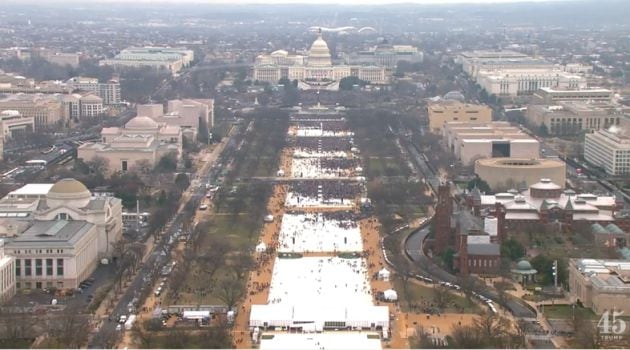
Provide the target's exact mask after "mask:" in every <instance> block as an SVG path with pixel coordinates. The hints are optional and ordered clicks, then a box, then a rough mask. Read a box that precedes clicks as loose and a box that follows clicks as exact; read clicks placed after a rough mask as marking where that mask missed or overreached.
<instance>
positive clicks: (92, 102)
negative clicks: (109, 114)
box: [61, 92, 105, 120]
mask: <svg viewBox="0 0 630 350" xmlns="http://www.w3.org/2000/svg"><path fill="white" fill-rule="evenodd" d="M61 100H62V102H63V105H64V109H65V111H66V113H68V115H69V117H71V118H73V119H75V120H79V119H83V118H94V117H98V116H100V115H102V114H103V113H104V112H105V109H104V108H103V99H102V98H100V97H98V96H97V95H96V94H94V93H91V92H87V93H86V92H82V93H77V92H75V93H73V94H68V95H62V96H61Z"/></svg>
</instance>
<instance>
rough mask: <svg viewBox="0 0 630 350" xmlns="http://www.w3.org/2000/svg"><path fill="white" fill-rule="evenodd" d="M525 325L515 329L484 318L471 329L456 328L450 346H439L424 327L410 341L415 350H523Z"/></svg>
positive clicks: (493, 316)
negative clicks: (520, 349) (443, 349)
mask: <svg viewBox="0 0 630 350" xmlns="http://www.w3.org/2000/svg"><path fill="white" fill-rule="evenodd" d="M524 327H525V325H524V324H523V323H521V322H519V323H517V324H516V325H513V324H512V323H511V322H510V321H509V320H508V319H506V318H504V317H501V316H498V315H496V314H484V315H482V316H480V317H479V318H476V319H475V320H474V322H473V324H471V325H458V326H455V327H454V329H453V331H452V332H451V334H450V335H449V336H447V337H446V342H447V345H445V346H436V345H435V344H434V343H433V341H432V338H431V335H430V334H429V333H428V332H427V331H426V330H425V329H423V328H422V327H418V328H417V329H416V336H414V337H412V338H411V339H410V342H411V344H410V345H411V347H412V348H436V347H438V348H439V347H443V348H453V349H505V348H510V349H513V348H524V347H525V345H526V341H525V330H524Z"/></svg>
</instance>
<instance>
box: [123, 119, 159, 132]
mask: <svg viewBox="0 0 630 350" xmlns="http://www.w3.org/2000/svg"><path fill="white" fill-rule="evenodd" d="M157 128H158V123H156V122H155V120H153V119H151V118H149V117H145V116H138V117H135V118H133V119H131V120H130V121H129V122H127V124H125V129H157Z"/></svg>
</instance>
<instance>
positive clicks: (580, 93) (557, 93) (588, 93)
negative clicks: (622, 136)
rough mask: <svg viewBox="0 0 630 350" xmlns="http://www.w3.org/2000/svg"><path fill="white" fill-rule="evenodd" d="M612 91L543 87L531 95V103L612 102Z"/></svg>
mask: <svg viewBox="0 0 630 350" xmlns="http://www.w3.org/2000/svg"><path fill="white" fill-rule="evenodd" d="M612 98H613V92H612V90H608V89H601V88H585V89H558V88H551V87H543V88H540V89H538V90H537V91H535V92H534V94H533V95H532V104H539V105H554V104H557V103H559V102H571V101H584V102H612Z"/></svg>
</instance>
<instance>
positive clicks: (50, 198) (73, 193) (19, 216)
mask: <svg viewBox="0 0 630 350" xmlns="http://www.w3.org/2000/svg"><path fill="white" fill-rule="evenodd" d="M57 220H69V221H85V222H88V223H91V224H93V225H94V227H95V230H96V232H97V234H96V237H97V248H98V249H97V253H98V257H99V258H103V257H109V256H111V255H112V253H113V244H114V243H115V242H117V241H118V240H120V238H121V237H122V226H123V225H122V202H121V201H120V199H118V198H115V197H108V196H99V197H93V196H92V193H90V191H89V190H88V189H87V188H86V187H85V185H83V184H82V183H81V182H79V181H77V180H75V179H62V180H59V181H57V183H55V184H30V185H26V186H24V187H22V188H21V189H18V190H16V191H13V192H11V193H9V195H7V196H6V197H4V198H2V199H1V200H0V235H1V236H4V237H8V238H13V237H20V236H21V235H22V234H23V233H24V232H25V231H27V230H28V229H30V226H31V225H32V224H33V223H34V222H45V221H57Z"/></svg>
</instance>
